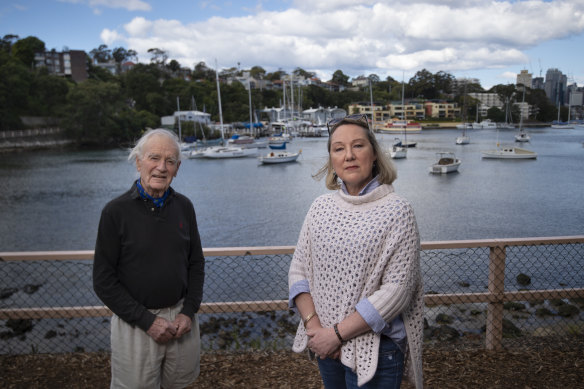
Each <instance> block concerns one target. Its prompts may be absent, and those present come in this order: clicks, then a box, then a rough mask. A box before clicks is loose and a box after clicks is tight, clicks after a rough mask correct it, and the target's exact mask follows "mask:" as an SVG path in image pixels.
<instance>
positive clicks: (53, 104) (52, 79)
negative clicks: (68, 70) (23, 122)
mask: <svg viewBox="0 0 584 389" xmlns="http://www.w3.org/2000/svg"><path fill="white" fill-rule="evenodd" d="M68 92H69V82H67V80H66V79H65V78H63V77H59V76H53V75H50V74H48V71H47V69H46V68H45V69H43V70H42V71H40V72H39V74H37V75H36V77H35V79H34V81H33V82H32V87H31V93H30V94H29V97H28V100H29V110H28V112H27V113H28V114H32V115H38V116H56V117H59V116H61V115H63V114H64V112H65V107H66V104H67V93H68Z"/></svg>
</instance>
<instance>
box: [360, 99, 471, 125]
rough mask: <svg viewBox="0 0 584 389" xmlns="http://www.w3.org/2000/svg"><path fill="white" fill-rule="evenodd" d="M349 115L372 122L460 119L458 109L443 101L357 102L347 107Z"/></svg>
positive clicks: (454, 104) (453, 104)
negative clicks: (370, 119) (402, 102)
mask: <svg viewBox="0 0 584 389" xmlns="http://www.w3.org/2000/svg"><path fill="white" fill-rule="evenodd" d="M372 108H373V109H372ZM349 113H350V114H356V113H360V114H364V115H367V116H368V117H370V118H373V121H374V122H385V121H388V120H391V119H392V118H399V119H401V118H402V117H403V118H405V119H406V120H422V119H425V118H435V119H454V118H458V117H460V108H459V107H458V106H457V104H456V103H448V102H445V101H424V102H422V101H410V102H406V103H404V104H403V105H402V104H401V102H399V103H397V102H391V103H389V104H384V103H380V102H373V107H372V106H371V103H370V102H357V103H353V104H350V105H349Z"/></svg>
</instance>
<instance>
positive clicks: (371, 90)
mask: <svg viewBox="0 0 584 389" xmlns="http://www.w3.org/2000/svg"><path fill="white" fill-rule="evenodd" d="M369 101H370V102H371V126H372V127H373V118H374V117H375V116H374V114H373V88H372V87H371V78H369Z"/></svg>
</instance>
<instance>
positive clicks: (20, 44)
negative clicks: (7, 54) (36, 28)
mask: <svg viewBox="0 0 584 389" xmlns="http://www.w3.org/2000/svg"><path fill="white" fill-rule="evenodd" d="M44 51H45V42H43V41H41V40H40V39H38V38H37V37H34V36H29V37H26V38H24V39H20V40H18V41H16V43H14V44H13V45H12V55H13V56H14V57H15V58H17V59H18V60H20V61H21V62H22V63H23V64H24V65H26V66H28V67H29V68H30V69H32V67H33V66H34V55H35V54H36V53H43V52H44Z"/></svg>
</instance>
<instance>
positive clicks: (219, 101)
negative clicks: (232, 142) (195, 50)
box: [215, 59, 225, 139]
mask: <svg viewBox="0 0 584 389" xmlns="http://www.w3.org/2000/svg"><path fill="white" fill-rule="evenodd" d="M215 80H216V81H217V101H218V103H219V123H220V125H221V139H225V134H224V133H223V111H222V110H221V89H220V88H219V69H218V68H217V59H215Z"/></svg>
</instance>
